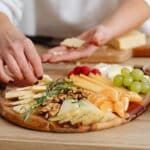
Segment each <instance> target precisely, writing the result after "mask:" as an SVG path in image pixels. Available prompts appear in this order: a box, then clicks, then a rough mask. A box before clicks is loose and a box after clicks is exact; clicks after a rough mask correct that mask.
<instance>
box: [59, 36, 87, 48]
mask: <svg viewBox="0 0 150 150" xmlns="http://www.w3.org/2000/svg"><path fill="white" fill-rule="evenodd" d="M83 44H85V41H84V40H81V39H78V38H68V39H65V40H64V41H62V42H61V43H60V45H63V46H66V47H72V48H80V47H81V46H82V45H83Z"/></svg>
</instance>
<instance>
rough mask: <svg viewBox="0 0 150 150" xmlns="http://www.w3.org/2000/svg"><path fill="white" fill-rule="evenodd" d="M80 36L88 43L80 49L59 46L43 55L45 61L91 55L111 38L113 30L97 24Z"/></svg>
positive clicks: (57, 60)
mask: <svg viewBox="0 0 150 150" xmlns="http://www.w3.org/2000/svg"><path fill="white" fill-rule="evenodd" d="M78 38H80V39H82V40H85V42H86V44H85V45H84V46H82V47H81V48H79V49H73V48H71V49H69V48H67V47H64V46H58V47H55V48H51V49H49V50H48V53H46V54H43V55H42V61H43V62H49V63H51V62H60V61H72V60H75V59H79V58H84V57H89V56H91V55H92V54H93V53H94V52H95V51H96V50H97V48H98V46H101V45H103V44H105V43H107V42H108V41H109V40H110V39H111V32H110V31H109V29H108V28H106V27H105V26H102V25H100V26H97V27H95V28H93V29H90V30H88V31H86V32H84V33H82V34H81V35H80V36H79V37H78Z"/></svg>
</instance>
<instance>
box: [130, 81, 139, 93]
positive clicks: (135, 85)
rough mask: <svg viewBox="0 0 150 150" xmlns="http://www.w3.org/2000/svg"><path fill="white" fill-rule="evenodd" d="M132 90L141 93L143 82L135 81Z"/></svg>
mask: <svg viewBox="0 0 150 150" xmlns="http://www.w3.org/2000/svg"><path fill="white" fill-rule="evenodd" d="M130 90H131V91H133V92H136V93H140V92H141V83H140V82H137V81H135V82H133V83H132V84H131V86H130Z"/></svg>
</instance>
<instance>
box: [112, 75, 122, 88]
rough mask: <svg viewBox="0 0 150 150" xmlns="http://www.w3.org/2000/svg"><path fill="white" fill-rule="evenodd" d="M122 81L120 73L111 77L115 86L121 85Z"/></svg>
mask: <svg viewBox="0 0 150 150" xmlns="http://www.w3.org/2000/svg"><path fill="white" fill-rule="evenodd" d="M122 81H123V77H122V75H116V76H115V77H114V79H113V84H114V85H115V86H121V85H122Z"/></svg>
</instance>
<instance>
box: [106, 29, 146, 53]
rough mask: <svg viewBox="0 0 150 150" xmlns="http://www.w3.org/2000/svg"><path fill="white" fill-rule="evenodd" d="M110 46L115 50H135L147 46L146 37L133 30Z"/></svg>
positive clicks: (112, 42) (114, 40)
mask: <svg viewBox="0 0 150 150" xmlns="http://www.w3.org/2000/svg"><path fill="white" fill-rule="evenodd" d="M109 44H110V45H111V46H112V47H114V48H115V49H121V50H126V49H133V48H135V47H138V46H142V45H145V44H146V35H145V34H144V33H141V32H139V31H136V30H133V31H131V32H129V33H127V34H125V35H123V36H121V37H118V38H116V39H113V40H112V41H111V42H110V43H109Z"/></svg>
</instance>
